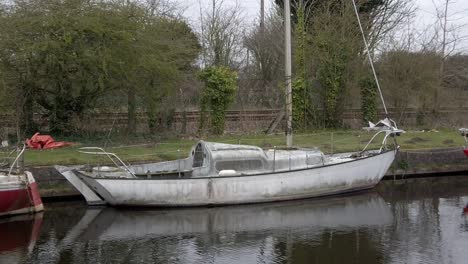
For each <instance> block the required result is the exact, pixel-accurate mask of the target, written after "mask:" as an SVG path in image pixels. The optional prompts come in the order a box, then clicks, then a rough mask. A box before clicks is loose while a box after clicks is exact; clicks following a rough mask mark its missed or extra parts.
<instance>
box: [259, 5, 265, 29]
mask: <svg viewBox="0 0 468 264" xmlns="http://www.w3.org/2000/svg"><path fill="white" fill-rule="evenodd" d="M260 31H261V32H262V34H263V32H265V0H260Z"/></svg>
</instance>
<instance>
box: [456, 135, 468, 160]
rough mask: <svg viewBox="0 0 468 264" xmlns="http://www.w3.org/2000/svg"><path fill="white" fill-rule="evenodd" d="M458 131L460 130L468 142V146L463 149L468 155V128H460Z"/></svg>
mask: <svg viewBox="0 0 468 264" xmlns="http://www.w3.org/2000/svg"><path fill="white" fill-rule="evenodd" d="M458 131H460V134H461V135H462V136H463V137H464V138H465V141H466V143H467V146H466V147H465V149H464V150H463V152H464V153H465V156H467V157H468V128H460V129H459V130H458Z"/></svg>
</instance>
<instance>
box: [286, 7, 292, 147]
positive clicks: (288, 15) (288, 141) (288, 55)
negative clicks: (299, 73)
mask: <svg viewBox="0 0 468 264" xmlns="http://www.w3.org/2000/svg"><path fill="white" fill-rule="evenodd" d="M284 35H285V36H284V48H285V51H284V54H285V67H284V68H285V77H286V122H287V128H286V146H287V147H288V148H291V147H292V144H293V139H292V87H291V3H290V1H289V0H285V1H284Z"/></svg>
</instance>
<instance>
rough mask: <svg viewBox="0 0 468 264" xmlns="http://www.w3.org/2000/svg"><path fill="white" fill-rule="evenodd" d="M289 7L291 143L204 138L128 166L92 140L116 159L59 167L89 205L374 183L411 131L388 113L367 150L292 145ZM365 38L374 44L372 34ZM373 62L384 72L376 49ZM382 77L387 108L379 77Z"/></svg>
mask: <svg viewBox="0 0 468 264" xmlns="http://www.w3.org/2000/svg"><path fill="white" fill-rule="evenodd" d="M355 10H356V15H357V18H358V21H359V25H360V28H361V32H363V31H362V26H361V24H360V20H359V15H358V13H357V9H356V8H355ZM289 13H290V6H289V1H285V28H286V30H285V34H286V37H285V39H286V82H287V87H288V92H287V95H288V96H287V99H286V106H287V123H288V128H287V146H288V149H285V150H277V149H269V150H263V149H261V148H259V147H256V146H249V145H234V144H222V143H215V142H205V141H200V142H198V143H197V144H195V145H194V146H193V147H192V149H191V151H190V152H189V153H188V157H186V158H184V159H178V160H175V161H167V162H159V163H149V164H140V165H126V164H125V163H124V162H123V161H122V160H121V159H120V158H119V157H118V156H117V155H115V154H114V153H109V152H106V151H105V150H104V149H102V148H96V147H87V148H82V149H81V150H80V151H81V152H82V153H86V154H93V155H103V156H107V157H108V158H109V159H110V160H111V161H112V163H113V164H114V165H113V166H96V167H82V168H69V167H63V166H56V169H57V170H58V171H59V172H60V173H62V174H63V176H64V177H65V178H66V179H67V180H68V181H69V182H70V183H71V184H72V185H73V186H75V188H76V189H77V190H78V191H80V192H81V194H82V195H83V196H84V197H85V199H86V201H87V202H88V204H90V205H93V204H109V205H112V206H156V207H178V206H212V205H232V204H247V203H263V202H273V201H284V200H293V199H303V198H311V197H319V196H325V195H334V194H342V193H348V192H354V191H361V190H365V189H371V188H373V187H374V186H375V185H376V184H378V183H379V181H380V180H381V179H382V178H383V176H384V175H385V173H386V172H387V170H388V168H389V167H390V166H391V164H392V162H393V160H394V159H395V155H396V154H397V152H398V149H399V146H398V144H397V142H396V136H397V135H399V134H401V133H403V132H404V131H403V130H401V129H399V128H398V127H397V125H396V123H395V122H394V121H393V120H391V119H389V118H388V117H387V118H385V119H384V120H381V121H379V122H378V123H376V124H373V123H370V124H369V127H368V128H367V129H368V130H369V131H375V135H374V136H373V137H372V138H371V140H370V141H369V143H368V144H367V145H366V146H365V148H364V149H363V150H362V151H358V152H353V153H341V154H334V155H326V154H324V153H323V152H321V151H319V150H315V149H292V148H291V147H292V125H291V123H292V122H291V121H292V117H291V113H292V108H291V107H292V98H291V45H290V42H291V38H290V35H291V33H290V15H289ZM363 37H364V34H363ZM364 41H365V44H366V47H367V50H369V48H368V45H367V41H366V39H365V37H364ZM368 54H369V52H368ZM369 61H370V64H371V66H372V70H373V72H374V76H375V77H377V76H376V74H375V70H374V66H373V63H372V59H371V58H370V55H369ZM376 81H377V86H378V88H379V92H380V95H381V99H382V102H383V104H384V109H385V112H386V113H387V108H386V106H385V103H384V101H383V96H382V93H381V90H380V86H379V84H378V80H377V78H376ZM387 116H388V113H387ZM378 135H383V140H382V142H381V143H380V147H379V148H378V149H374V150H369V149H368V147H369V146H370V144H371V143H372V142H373V141H374V140H375V139H376V138H377V136H378Z"/></svg>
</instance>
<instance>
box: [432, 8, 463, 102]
mask: <svg viewBox="0 0 468 264" xmlns="http://www.w3.org/2000/svg"><path fill="white" fill-rule="evenodd" d="M458 2H459V1H458V0H439V1H436V0H433V5H434V8H435V12H436V14H435V15H436V21H435V24H434V35H433V37H432V38H431V41H432V44H433V45H432V47H433V48H434V50H435V51H436V52H437V53H439V54H440V67H439V85H438V86H437V87H436V89H435V91H434V108H435V110H437V109H438V108H439V107H440V104H441V102H440V101H441V100H440V97H441V89H442V88H443V86H444V85H443V82H444V78H445V71H446V61H447V58H448V57H449V56H452V55H454V54H456V53H457V52H459V51H460V47H459V44H460V42H461V41H462V40H464V39H468V35H463V34H462V33H461V32H462V30H463V28H465V27H466V26H467V25H468V24H467V23H459V21H460V19H461V18H462V17H463V16H464V14H465V13H466V12H467V11H468V9H465V10H458V11H452V6H453V5H455V4H457V3H458Z"/></svg>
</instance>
